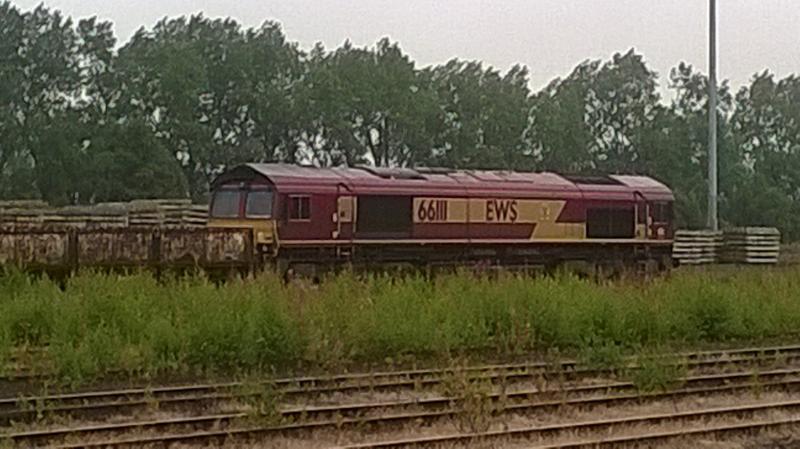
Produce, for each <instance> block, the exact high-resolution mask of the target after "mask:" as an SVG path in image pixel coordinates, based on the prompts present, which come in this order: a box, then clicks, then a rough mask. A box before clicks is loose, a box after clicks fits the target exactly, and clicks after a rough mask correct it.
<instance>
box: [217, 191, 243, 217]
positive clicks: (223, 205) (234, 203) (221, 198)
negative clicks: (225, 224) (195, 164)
mask: <svg viewBox="0 0 800 449" xmlns="http://www.w3.org/2000/svg"><path fill="white" fill-rule="evenodd" d="M241 199H242V192H241V191H239V190H218V191H217V192H216V193H214V201H213V203H212V204H211V216H212V217H214V218H236V217H238V216H239V204H240V203H241Z"/></svg>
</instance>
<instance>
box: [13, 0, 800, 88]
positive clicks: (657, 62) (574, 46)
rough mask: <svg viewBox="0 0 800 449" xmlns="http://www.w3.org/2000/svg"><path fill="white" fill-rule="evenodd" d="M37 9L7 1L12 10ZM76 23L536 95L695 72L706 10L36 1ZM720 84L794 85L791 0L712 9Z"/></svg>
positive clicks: (798, 7) (737, 1)
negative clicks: (254, 29) (222, 33)
mask: <svg viewBox="0 0 800 449" xmlns="http://www.w3.org/2000/svg"><path fill="white" fill-rule="evenodd" d="M40 2H41V1H40V0H16V1H15V2H14V3H16V4H17V5H18V6H20V7H21V8H23V9H28V8H32V7H34V6H35V5H37V4H39V3H40ZM44 3H45V4H46V5H47V6H49V7H53V8H56V9H60V10H61V11H62V12H64V13H66V14H68V15H71V16H73V17H76V18H82V17H88V16H93V15H96V16H98V17H100V18H101V19H105V20H110V21H112V22H113V23H114V29H115V32H116V34H117V37H118V38H119V39H120V40H121V41H122V42H124V41H127V40H128V38H130V36H131V35H132V34H133V33H134V31H135V30H136V29H138V28H139V27H141V26H143V25H144V26H146V27H151V26H152V25H153V24H154V23H155V22H156V21H157V20H158V19H160V18H162V17H164V16H177V15H182V14H192V13H197V12H201V11H202V12H203V13H204V14H205V15H207V16H210V17H225V16H231V17H234V18H235V19H237V20H238V21H239V22H241V23H242V24H244V25H246V26H257V25H259V24H261V23H262V22H263V21H265V20H274V21H278V22H280V23H281V24H282V25H283V27H284V30H285V32H286V34H287V35H288V37H289V39H290V40H293V41H298V42H299V43H300V45H301V46H302V47H303V48H310V47H311V46H312V45H313V44H314V43H315V42H319V41H321V42H322V43H323V44H324V45H325V46H326V47H328V48H333V47H336V46H338V45H340V44H341V43H342V42H344V41H345V40H346V39H350V40H351V41H353V42H354V43H355V44H357V45H372V44H374V43H375V42H376V41H377V40H378V39H380V38H381V37H382V36H389V37H390V38H391V39H393V40H397V41H399V42H400V44H401V46H402V48H403V49H404V50H405V51H406V52H407V53H409V54H410V55H411V57H412V58H413V59H414V60H416V61H417V63H418V64H419V65H421V66H424V65H428V64H435V63H441V62H445V61H447V60H448V59H450V58H453V57H459V58H463V59H477V60H481V61H485V62H486V63H488V64H491V65H493V66H495V67H498V68H500V69H502V70H506V69H508V68H509V67H510V66H511V65H513V64H515V63H522V64H524V65H527V66H528V67H529V68H530V70H531V78H532V85H533V87H534V88H537V89H538V88H540V87H542V86H543V85H544V84H546V83H547V82H548V81H550V80H551V79H553V78H554V77H556V76H564V75H567V74H568V73H569V72H570V71H571V69H572V68H573V67H575V65H577V64H578V63H579V62H581V61H582V60H585V59H588V58H591V59H595V58H602V59H608V58H609V57H610V56H611V55H612V54H613V53H615V52H624V51H625V50H627V49H629V48H631V47H634V48H635V49H636V50H637V51H638V52H641V53H643V54H644V55H645V58H646V59H647V61H648V63H649V64H650V66H651V67H652V68H654V69H655V70H656V71H657V72H658V73H659V75H661V79H662V83H663V82H664V80H665V78H666V76H667V75H668V73H669V69H670V68H671V67H673V66H675V65H676V64H677V63H678V62H679V61H687V62H689V63H691V64H693V65H695V66H696V67H699V68H701V69H702V70H703V71H706V69H707V56H706V50H707V38H706V33H707V21H708V19H707V14H708V9H707V8H708V1H707V0H494V1H489V0H427V1H426V0H194V1H190V0H46V1H45V2H44ZM718 3H719V6H718V8H719V56H720V62H719V70H720V78H723V79H730V80H731V81H732V83H733V85H734V86H736V87H738V86H739V85H741V84H742V83H746V82H747V81H748V80H749V79H750V78H751V76H752V75H753V73H755V72H758V71H761V70H764V69H767V68H768V69H770V70H771V71H773V72H775V73H776V74H777V75H779V76H781V77H783V76H785V75H787V74H789V73H800V0H719V1H718Z"/></svg>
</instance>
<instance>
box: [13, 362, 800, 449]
mask: <svg viewBox="0 0 800 449" xmlns="http://www.w3.org/2000/svg"><path fill="white" fill-rule="evenodd" d="M682 382H683V383H684V384H685V385H686V386H685V387H684V388H681V389H677V390H672V391H663V392H658V393H648V394H640V393H639V392H637V391H635V388H634V387H633V385H632V384H631V383H628V382H609V383H605V384H598V385H578V386H572V387H568V388H565V389H562V390H551V391H539V390H520V391H514V392H506V393H503V392H499V393H493V394H491V395H489V396H488V397H487V400H489V401H492V402H493V403H499V402H501V401H502V406H500V407H499V408H498V409H497V410H498V411H499V412H501V413H528V414H530V413H540V412H548V411H554V410H558V409H563V408H574V409H588V408H593V407H608V406H617V405H621V404H626V403H640V402H641V401H657V400H664V399H676V398H680V397H687V396H698V395H712V394H725V393H734V392H740V391H746V390H754V389H758V390H759V391H772V390H781V391H800V369H783V370H774V371H768V372H763V373H758V372H739V373H726V374H715V375H704V376H692V377H687V378H685V379H682ZM554 395H555V396H558V397H553V396H554ZM799 406H800V405H799ZM462 412H463V410H461V409H460V406H459V405H458V400H457V398H452V397H435V398H427V399H420V400H399V401H383V402H368V403H355V404H346V405H326V406H316V407H297V408H291V407H288V408H283V409H281V410H280V411H279V415H280V419H279V421H281V422H283V424H277V425H261V426H255V427H253V426H251V427H242V423H247V420H248V419H249V418H253V415H251V414H248V413H245V412H236V413H218V414H211V415H203V416H191V417H186V418H171V419H163V420H149V421H138V422H128V423H121V424H103V425H93V426H84V427H71V428H61V429H48V430H41V431H27V432H17V433H11V434H8V435H6V438H7V439H9V440H11V441H15V442H25V443H28V444H36V445H37V446H38V445H41V444H44V443H47V442H52V441H55V440H57V439H65V438H73V439H74V438H80V439H81V440H84V439H87V438H89V437H93V438H97V437H98V436H102V435H106V434H122V433H125V432H131V431H138V432H142V431H145V432H158V431H166V432H169V431H175V430H176V429H180V430H184V432H183V433H173V434H168V435H158V436H145V437H135V438H128V439H117V440H107V441H98V442H97V443H96V444H94V443H93V444H89V445H87V444H86V443H81V444H80V445H76V446H63V447H133V446H139V445H146V444H155V443H161V444H163V443H176V442H182V443H187V444H188V443H196V442H204V441H214V440H224V439H226V438H237V437H238V438H244V437H248V436H253V435H264V434H282V433H286V432H296V431H316V430H320V429H336V430H342V429H345V428H355V427H358V428H363V426H372V425H377V426H386V425H390V424H395V425H396V424H408V423H415V422H422V421H433V420H436V419H442V418H450V417H453V416H457V415H458V414H459V413H462ZM212 428H213V429H214V430H207V429H212ZM198 429H203V430H200V431H198ZM518 433H519V432H518ZM514 435H517V434H511V436H514ZM451 438H452V440H453V441H451V442H460V441H463V438H469V437H468V436H464V437H463V438H462V437H458V436H451ZM434 443H435V441H431V442H429V444H434ZM387 444H388V443H387ZM414 444H417V445H418V444H422V440H420V442H418V443H413V444H412V445H414ZM58 447H62V446H58ZM379 447H382V446H379ZM387 447H394V446H387Z"/></svg>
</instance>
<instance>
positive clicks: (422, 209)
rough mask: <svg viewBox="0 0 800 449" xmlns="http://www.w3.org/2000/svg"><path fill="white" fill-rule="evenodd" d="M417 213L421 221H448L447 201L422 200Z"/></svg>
mask: <svg viewBox="0 0 800 449" xmlns="http://www.w3.org/2000/svg"><path fill="white" fill-rule="evenodd" d="M416 213H417V220H418V221H421V222H430V221H447V201H446V200H420V202H419V205H418V206H417V211H416Z"/></svg>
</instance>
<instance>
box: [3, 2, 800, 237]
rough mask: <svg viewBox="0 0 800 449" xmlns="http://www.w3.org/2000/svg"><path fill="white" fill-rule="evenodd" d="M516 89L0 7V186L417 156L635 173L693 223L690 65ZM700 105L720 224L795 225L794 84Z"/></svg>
mask: <svg viewBox="0 0 800 449" xmlns="http://www.w3.org/2000/svg"><path fill="white" fill-rule="evenodd" d="M660 83H666V89H661V88H660ZM529 86H530V83H529V73H528V69H527V68H526V67H523V66H514V67H512V68H511V69H509V70H507V71H505V72H501V71H500V70H498V69H496V68H494V67H490V66H486V65H485V64H482V63H480V62H478V61H465V60H460V59H453V60H451V61H448V62H447V63H445V64H440V65H435V66H429V67H417V66H416V65H415V63H414V61H413V60H411V58H410V57H409V56H408V55H407V54H405V53H404V52H403V51H402V49H401V48H400V46H399V44H398V43H396V42H392V41H391V40H389V39H381V40H380V41H379V42H377V43H376V44H375V45H373V46H370V47H358V46H354V45H352V44H351V43H349V42H345V43H344V44H343V45H341V46H340V47H338V48H335V49H326V48H324V47H323V46H322V45H320V44H318V45H317V46H315V47H314V48H312V49H311V50H309V51H303V50H302V49H300V48H299V47H298V45H297V44H296V43H292V42H290V41H288V40H287V38H286V36H285V34H284V33H283V31H282V29H281V27H280V26H279V25H278V24H276V23H274V22H265V23H264V24H263V25H262V26H260V27H254V28H245V27H242V26H241V25H240V24H239V23H237V22H236V21H234V20H232V19H210V18H207V17H204V16H202V15H195V16H191V17H177V18H165V19H163V20H161V21H159V22H158V23H156V24H155V25H154V26H153V27H152V28H149V29H148V28H141V29H139V30H138V31H137V32H136V33H135V34H134V35H133V37H131V38H130V40H129V41H128V42H126V43H124V45H121V46H118V45H117V40H116V38H115V36H114V34H113V31H112V28H111V24H110V23H109V22H103V21H98V20H96V19H94V18H91V19H84V20H80V21H78V22H75V21H73V20H72V19H71V18H69V17H66V16H64V15H62V14H61V13H60V12H59V11H57V10H51V9H48V8H46V7H43V6H40V7H38V8H36V9H34V10H31V11H28V12H23V11H21V10H19V9H18V8H17V7H15V6H14V5H13V4H11V3H10V2H3V3H0V175H1V176H0V198H6V199H10V198H14V199H16V198H42V199H44V200H47V201H49V202H51V203H54V204H85V203H93V202H100V201H121V200H129V199H133V198H144V197H191V198H192V199H195V200H198V201H201V200H204V199H207V195H208V192H207V190H208V185H209V182H210V181H211V180H212V179H213V178H214V177H215V176H216V175H218V174H219V173H220V172H221V171H223V170H224V169H225V168H226V167H229V166H231V165H234V164H238V163H242V162H252V161H285V162H300V163H312V164H316V165H321V166H328V165H342V164H347V165H356V164H376V165H382V166H387V165H392V166H415V165H417V166H418V165H425V166H446V167H455V168H495V169H516V170H553V171H559V172H570V173H639V174H646V175H650V176H653V177H655V178H657V179H659V180H661V181H663V182H665V183H667V184H668V185H670V187H672V188H673V189H674V191H675V194H676V197H677V208H676V213H677V219H678V222H679V224H680V225H681V226H690V227H701V226H702V225H703V224H704V216H705V210H706V199H705V198H706V190H707V187H706V186H707V183H706V164H707V159H706V157H707V150H706V145H707V123H708V115H707V108H706V105H707V78H706V76H705V75H704V74H702V73H701V72H699V71H698V70H697V69H695V68H694V67H692V66H691V65H688V64H685V63H681V64H679V65H678V66H677V67H675V68H673V69H672V70H670V72H669V74H668V76H667V77H666V78H665V79H662V78H660V77H659V76H658V74H656V73H655V72H654V71H653V70H652V69H651V68H649V67H648V65H647V63H646V62H645V60H644V58H643V56H642V55H641V54H638V53H636V52H635V51H634V50H629V51H627V52H624V53H618V54H615V55H614V56H613V57H611V58H610V59H609V60H606V61H600V60H586V61H584V62H581V63H580V64H578V65H577V67H575V69H574V70H572V72H571V73H569V74H568V75H566V76H565V77H563V78H557V79H555V80H553V81H552V82H550V83H549V84H548V85H547V86H546V87H544V88H543V89H541V90H540V91H538V92H534V91H532V90H531V89H530V87H529ZM663 91H666V92H668V95H666V96H662V94H661V92H663ZM719 99H720V102H719V109H718V111H717V113H718V123H719V156H720V168H719V172H720V212H721V216H722V221H723V223H725V224H728V225H774V226H778V227H780V228H781V229H782V230H783V232H784V233H785V234H787V235H788V236H790V237H800V205H799V204H800V203H799V202H798V199H800V77H798V76H797V75H790V76H787V77H785V78H782V79H779V78H777V77H776V76H775V75H774V74H772V73H770V72H769V71H764V72H761V73H757V74H755V75H754V76H753V78H752V80H751V82H750V84H749V85H747V86H743V87H741V88H740V89H739V90H738V91H736V92H734V91H732V89H731V88H730V86H729V85H728V83H726V82H723V83H722V84H721V85H720V86H719Z"/></svg>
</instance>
